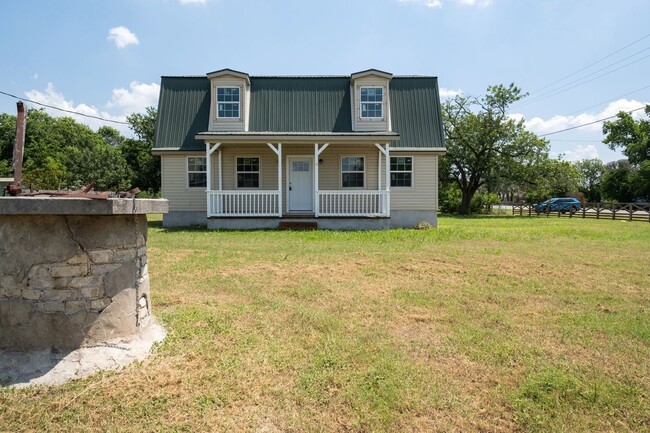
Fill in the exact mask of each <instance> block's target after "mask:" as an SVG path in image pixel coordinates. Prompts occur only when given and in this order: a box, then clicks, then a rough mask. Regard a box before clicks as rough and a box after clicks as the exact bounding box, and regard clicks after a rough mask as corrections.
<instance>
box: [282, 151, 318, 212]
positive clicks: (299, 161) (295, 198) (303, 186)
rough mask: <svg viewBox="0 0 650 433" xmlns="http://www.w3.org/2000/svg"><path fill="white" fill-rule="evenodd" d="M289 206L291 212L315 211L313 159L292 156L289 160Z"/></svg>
mask: <svg viewBox="0 0 650 433" xmlns="http://www.w3.org/2000/svg"><path fill="white" fill-rule="evenodd" d="M287 162H288V166H289V169H288V170H287V176H288V178H289V179H288V181H287V190H288V191H287V204H288V211H289V212H312V211H313V210H314V176H313V174H312V162H313V158H309V157H304V156H301V157H296V156H290V157H288V158H287Z"/></svg>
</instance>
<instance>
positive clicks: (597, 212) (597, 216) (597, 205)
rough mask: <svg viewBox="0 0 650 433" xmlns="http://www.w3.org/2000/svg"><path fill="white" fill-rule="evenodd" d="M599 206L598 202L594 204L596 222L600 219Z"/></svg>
mask: <svg viewBox="0 0 650 433" xmlns="http://www.w3.org/2000/svg"><path fill="white" fill-rule="evenodd" d="M600 204H601V203H600V202H598V204H596V219H597V220H599V219H600Z"/></svg>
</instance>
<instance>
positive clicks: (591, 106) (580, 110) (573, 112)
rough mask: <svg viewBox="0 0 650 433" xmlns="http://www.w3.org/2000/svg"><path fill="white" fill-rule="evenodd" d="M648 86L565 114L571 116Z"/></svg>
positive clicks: (643, 88)
mask: <svg viewBox="0 0 650 433" xmlns="http://www.w3.org/2000/svg"><path fill="white" fill-rule="evenodd" d="M648 87H650V85H648V86H645V87H641V88H640V89H636V90H632V91H631V92H627V93H624V94H623V95H619V96H615V97H613V98H612V99H608V100H607V101H603V102H599V103H597V104H594V105H590V106H589V107H584V108H581V109H579V110H576V111H572V112H571V113H569V114H565V116H571V115H572V114H576V113H580V112H582V111H585V110H588V109H590V108H594V107H598V106H599V105H602V104H606V103H607V102H612V101H615V100H617V99H619V98H622V97H623V96H627V95H631V94H633V93H636V92H640V91H641V90H645V89H647V88H648Z"/></svg>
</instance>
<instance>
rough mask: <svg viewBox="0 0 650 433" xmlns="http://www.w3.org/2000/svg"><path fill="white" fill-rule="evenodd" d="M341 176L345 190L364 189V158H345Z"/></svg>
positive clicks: (342, 161)
mask: <svg viewBox="0 0 650 433" xmlns="http://www.w3.org/2000/svg"><path fill="white" fill-rule="evenodd" d="M341 176H342V181H341V185H342V186H343V188H363V178H364V161H363V156H344V157H343V158H342V159H341Z"/></svg>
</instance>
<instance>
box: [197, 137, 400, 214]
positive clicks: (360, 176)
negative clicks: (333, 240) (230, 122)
mask: <svg viewBox="0 0 650 433" xmlns="http://www.w3.org/2000/svg"><path fill="white" fill-rule="evenodd" d="M389 134H390V133H389ZM241 135H244V134H241ZM241 135H239V136H236V138H237V139H239V138H240V137H241ZM328 135H330V137H329V138H332V137H331V135H332V134H328ZM347 135H348V136H347V137H344V138H345V139H346V140H347V141H348V142H350V141H352V142H353V144H354V145H355V146H356V149H363V151H361V150H359V151H356V150H355V151H354V152H353V153H350V152H351V151H349V149H348V153H347V154H346V155H348V154H353V155H356V154H358V155H359V156H340V154H339V153H336V151H335V150H332V149H333V148H334V147H336V146H338V149H341V148H344V147H342V140H341V138H343V137H334V140H328V142H324V143H319V142H315V141H314V142H312V143H308V142H307V143H305V141H306V140H305V137H294V136H292V137H290V139H289V140H288V141H289V143H286V141H285V143H281V142H275V143H273V142H271V141H266V142H264V143H260V142H259V140H250V139H251V138H252V137H250V136H248V137H247V138H248V139H249V140H247V142H242V141H241V140H232V138H233V137H232V135H229V136H228V137H219V138H221V140H219V141H214V142H213V141H209V140H207V139H206V140H205V142H206V175H207V179H208V182H207V188H206V199H207V217H208V218H212V219H217V218H223V219H229V218H269V219H276V220H277V219H290V218H295V217H306V218H314V219H317V218H330V219H338V218H389V217H390V144H389V143H388V142H384V143H380V142H376V141H374V140H373V141H372V142H368V141H369V137H372V138H378V137H376V136H375V135H373V134H372V133H366V134H363V135H361V134H358V136H355V137H352V139H351V137H349V134H347ZM384 135H385V134H384ZM397 137H398V136H397ZM202 138H203V137H202ZM226 138H228V139H229V140H228V139H226ZM256 138H258V137H256ZM284 138H285V139H286V138H287V137H284ZM383 138H390V139H391V140H394V139H395V138H396V134H391V135H389V137H383ZM233 141H235V142H233ZM332 141H334V143H336V145H334V146H330V144H331V142H332ZM283 144H285V149H288V151H287V152H285V149H283ZM227 149H230V151H229V152H224V150H227ZM233 149H234V150H233ZM263 149H266V150H265V151H264V152H266V155H268V156H266V157H263V158H262V157H241V158H240V157H236V156H233V155H239V154H245V155H254V154H259V153H262V150H263ZM297 149H299V150H297ZM269 150H270V151H271V152H269ZM256 152H257V153H256ZM224 155H226V156H227V157H228V158H229V159H228V161H225V159H226V157H225V156H224ZM324 158H325V160H326V161H327V164H326V167H325V168H324V169H323V170H321V166H322V164H323V161H324ZM240 160H241V161H240ZM262 160H264V162H265V165H264V168H263V170H262V168H261V167H260V166H261V165H262V164H261V161H262ZM375 160H376V165H374V162H375ZM271 162H272V163H273V164H271ZM369 162H370V163H372V165H373V166H374V167H372V170H369V169H368V168H369V167H368V165H369ZM246 164H249V165H251V167H248V168H246V167H245V165H246ZM224 165H225V166H224ZM230 165H234V166H235V168H234V169H233V170H229V168H228V167H229V166H230ZM240 165H241V167H240ZM269 166H271V168H270V172H269ZM246 169H248V170H249V172H248V173H247V172H245V171H243V170H246ZM375 169H376V177H375ZM240 170H242V171H240ZM224 171H226V172H227V175H226V179H224ZM262 171H264V176H263V177H264V180H265V182H264V184H263V182H261V180H260V179H261V178H262V174H261V173H262ZM233 172H234V173H233ZM251 175H252V176H256V177H255V178H252V179H253V180H254V182H251V186H250V188H245V187H241V186H242V185H246V181H247V179H251V178H250V176H251ZM247 176H249V177H247ZM334 177H335V179H334ZM232 179H234V183H233V180H232ZM333 179H334V180H333ZM240 183H241V184H242V185H240ZM337 184H338V185H337ZM321 185H323V186H324V187H321ZM247 186H248V185H247ZM269 186H270V187H271V188H269ZM332 186H338V189H334V188H332ZM321 188H322V189H321Z"/></svg>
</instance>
